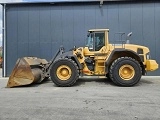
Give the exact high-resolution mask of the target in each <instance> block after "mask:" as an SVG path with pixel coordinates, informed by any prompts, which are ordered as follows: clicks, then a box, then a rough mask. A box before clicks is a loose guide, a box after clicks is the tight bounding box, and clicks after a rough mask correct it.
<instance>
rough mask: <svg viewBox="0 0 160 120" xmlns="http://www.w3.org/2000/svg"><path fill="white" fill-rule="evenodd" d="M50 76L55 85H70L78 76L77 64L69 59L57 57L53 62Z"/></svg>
mask: <svg viewBox="0 0 160 120" xmlns="http://www.w3.org/2000/svg"><path fill="white" fill-rule="evenodd" d="M50 76H51V80H52V81H53V82H54V83H55V84H56V85H57V86H62V87H66V86H72V85H73V84H74V83H75V82H76V80H77V79H78V78H79V70H78V66H77V64H76V63H75V62H74V61H73V60H71V59H67V58H65V59H59V60H58V61H56V62H54V63H53V65H52V67H51V70H50Z"/></svg>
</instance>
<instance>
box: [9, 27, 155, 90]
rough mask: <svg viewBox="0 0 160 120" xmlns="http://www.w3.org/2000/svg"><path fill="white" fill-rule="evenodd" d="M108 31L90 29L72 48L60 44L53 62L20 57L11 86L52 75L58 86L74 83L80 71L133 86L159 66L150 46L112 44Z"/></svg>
mask: <svg viewBox="0 0 160 120" xmlns="http://www.w3.org/2000/svg"><path fill="white" fill-rule="evenodd" d="M108 32H109V29H91V30H89V31H88V35H87V40H86V46H84V47H79V48H76V47H74V48H73V49H72V50H70V51H68V52H65V51H64V48H63V47H60V49H59V50H58V51H57V53H56V55H55V57H53V59H52V60H51V61H50V62H47V61H46V60H45V59H40V58H36V57H24V58H21V59H18V61H17V63H16V66H15V68H14V69H13V71H12V73H11V75H10V77H9V81H8V84H7V87H15V86H23V85H29V84H32V83H40V82H42V81H43V80H45V79H47V78H49V77H50V78H51V80H52V81H53V82H54V83H55V84H56V85H57V86H62V87H64V86H72V85H74V83H75V82H76V81H77V79H78V78H79V76H80V75H81V76H83V75H84V76H86V75H87V76H105V77H108V78H109V79H111V80H112V81H113V82H114V83H115V84H116V85H118V86H133V85H135V84H137V83H138V82H139V80H140V79H141V76H142V75H145V74H146V72H147V71H154V70H156V69H157V68H158V64H157V63H156V61H155V60H151V59H150V51H149V49H148V48H147V47H145V46H140V45H133V44H128V43H123V42H122V44H110V43H109V41H108ZM130 35H131V34H129V35H128V36H130Z"/></svg>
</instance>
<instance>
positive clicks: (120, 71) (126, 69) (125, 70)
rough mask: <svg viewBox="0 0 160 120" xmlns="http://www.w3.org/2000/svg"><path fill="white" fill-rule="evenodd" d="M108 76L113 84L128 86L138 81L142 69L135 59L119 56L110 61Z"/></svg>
mask: <svg viewBox="0 0 160 120" xmlns="http://www.w3.org/2000/svg"><path fill="white" fill-rule="evenodd" d="M109 76H110V78H111V80H112V81H113V82H114V83H115V84H117V85H120V86H128V87H129V86H133V85H135V84H137V83H138V82H139V80H140V79H141V76H142V70H141V67H140V64H139V63H138V62H137V61H136V60H135V59H133V58H130V57H121V58H118V59H116V60H115V61H114V62H113V63H112V65H111V67H110V72H109Z"/></svg>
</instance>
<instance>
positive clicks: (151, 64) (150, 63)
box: [73, 29, 158, 80]
mask: <svg viewBox="0 0 160 120" xmlns="http://www.w3.org/2000/svg"><path fill="white" fill-rule="evenodd" d="M92 31H94V32H101V31H103V32H104V33H105V46H103V47H102V48H101V49H100V50H99V51H90V50H89V48H88V47H80V48H77V49H76V50H74V51H73V54H74V55H77V54H80V55H81V57H78V60H79V62H80V63H81V64H83V70H82V73H84V74H86V75H100V76H105V75H106V74H107V72H106V65H105V63H106V61H108V58H109V57H110V55H111V53H112V52H113V51H114V50H115V49H118V48H120V49H126V50H130V51H134V52H135V53H137V49H142V50H143V53H140V54H139V55H140V56H141V57H143V66H144V67H145V70H146V71H153V70H156V69H158V64H157V63H156V61H155V60H149V59H147V58H146V55H147V54H148V53H149V52H150V51H149V49H148V48H147V47H145V46H140V45H134V44H117V45H116V44H109V40H108V32H109V29H91V30H89V32H92ZM119 56H120V55H116V56H114V57H115V58H113V59H116V58H118V57H119ZM87 57H89V58H92V59H93V60H94V61H95V65H94V66H95V67H94V71H92V70H89V69H88V67H87V65H86V63H85V58H87ZM126 69H128V70H129V72H130V73H131V74H134V71H133V70H132V69H131V68H130V67H128V68H126ZM122 71H123V70H122ZM121 73H122V72H121ZM121 76H122V77H123V78H124V79H126V80H127V77H125V76H126V75H124V74H121ZM128 76H129V75H128Z"/></svg>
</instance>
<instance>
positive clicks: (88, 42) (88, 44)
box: [86, 33, 93, 50]
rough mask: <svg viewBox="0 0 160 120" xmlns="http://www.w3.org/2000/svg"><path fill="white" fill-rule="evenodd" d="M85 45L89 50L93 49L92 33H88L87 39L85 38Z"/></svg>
mask: <svg viewBox="0 0 160 120" xmlns="http://www.w3.org/2000/svg"><path fill="white" fill-rule="evenodd" d="M86 47H88V48H89V49H90V50H92V49H93V36H92V33H89V34H88V37H87V40H86Z"/></svg>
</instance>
